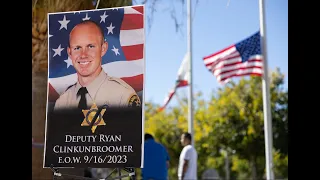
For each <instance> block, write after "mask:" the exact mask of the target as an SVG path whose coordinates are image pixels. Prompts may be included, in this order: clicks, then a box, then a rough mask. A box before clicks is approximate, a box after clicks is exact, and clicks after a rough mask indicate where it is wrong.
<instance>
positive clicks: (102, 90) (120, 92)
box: [54, 71, 141, 110]
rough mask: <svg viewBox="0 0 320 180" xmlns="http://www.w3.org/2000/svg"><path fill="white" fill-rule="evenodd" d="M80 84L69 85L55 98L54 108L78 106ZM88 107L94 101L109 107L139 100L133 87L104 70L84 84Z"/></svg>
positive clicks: (123, 105)
mask: <svg viewBox="0 0 320 180" xmlns="http://www.w3.org/2000/svg"><path fill="white" fill-rule="evenodd" d="M81 87H82V86H81V85H80V83H79V82H77V83H76V84H74V85H72V86H71V87H69V88H68V89H67V90H66V91H65V92H64V93H63V94H61V95H60V97H59V98H58V99H57V101H56V104H55V107H54V110H57V109H65V108H76V107H78V104H79V101H80V96H77V92H78V90H79V89H80V88H81ZM86 88H87V90H88V93H87V94H86V100H87V106H88V109H90V107H91V106H92V105H93V103H95V104H96V105H97V106H98V107H100V106H102V105H105V104H106V105H108V106H109V107H130V106H140V105H141V102H140V99H139V97H138V95H137V94H136V92H135V91H134V89H133V88H132V87H131V86H130V85H128V84H127V83H126V82H124V81H123V80H122V79H120V78H115V77H110V76H107V74H106V73H105V72H104V71H101V73H100V74H99V76H98V77H97V78H96V79H95V80H94V81H93V82H91V83H90V84H89V85H88V86H86Z"/></svg>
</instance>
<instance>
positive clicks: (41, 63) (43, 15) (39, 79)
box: [32, 0, 132, 179]
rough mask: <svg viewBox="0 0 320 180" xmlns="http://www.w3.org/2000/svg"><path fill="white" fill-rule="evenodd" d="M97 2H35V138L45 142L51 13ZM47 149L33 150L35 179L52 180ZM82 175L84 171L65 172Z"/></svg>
mask: <svg viewBox="0 0 320 180" xmlns="http://www.w3.org/2000/svg"><path fill="white" fill-rule="evenodd" d="M128 5H132V0H100V1H99V6H98V8H109V7H120V6H128ZM94 8H95V6H94V4H93V0H32V74H33V78H32V98H33V101H32V107H33V108H32V137H33V138H34V139H35V141H42V142H43V141H44V136H45V119H46V99H47V98H46V95H47V68H48V46H47V43H48V42H47V13H51V12H66V11H78V10H88V9H94ZM42 162H43V149H39V148H32V179H51V178H52V172H51V170H50V169H43V168H42ZM64 172H65V173H70V174H74V175H77V174H78V175H82V174H83V171H82V170H81V169H64Z"/></svg>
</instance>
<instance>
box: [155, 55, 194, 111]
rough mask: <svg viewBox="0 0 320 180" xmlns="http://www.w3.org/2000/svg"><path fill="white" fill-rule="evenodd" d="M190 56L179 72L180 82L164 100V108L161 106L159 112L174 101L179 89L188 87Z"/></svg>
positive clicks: (178, 81)
mask: <svg viewBox="0 0 320 180" xmlns="http://www.w3.org/2000/svg"><path fill="white" fill-rule="evenodd" d="M189 63H190V61H189V54H188V53H187V54H186V55H185V57H184V59H183V61H182V63H181V65H180V68H179V70H178V80H177V82H176V85H175V86H174V88H173V89H172V90H170V91H169V95H168V96H167V97H166V98H165V99H164V104H163V106H161V107H160V108H159V110H158V111H159V112H160V111H162V110H163V109H164V108H165V107H166V106H167V105H168V104H169V102H170V100H171V99H172V97H173V95H174V94H175V92H176V90H177V88H179V87H184V86H188V84H189V83H188V82H189V73H190V72H189V71H188V68H189Z"/></svg>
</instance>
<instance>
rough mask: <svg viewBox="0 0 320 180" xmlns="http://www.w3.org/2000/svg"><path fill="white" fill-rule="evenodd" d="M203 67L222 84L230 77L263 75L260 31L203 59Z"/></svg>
mask: <svg viewBox="0 0 320 180" xmlns="http://www.w3.org/2000/svg"><path fill="white" fill-rule="evenodd" d="M203 60H204V64H205V66H206V67H207V68H208V70H209V71H210V72H212V73H213V75H214V76H215V77H216V78H217V80H218V82H219V83H221V84H224V83H226V82H228V81H229V80H230V79H231V78H232V77H236V76H246V75H256V76H261V75H262V73H263V62H262V54H261V46H260V31H258V32H256V33H255V34H253V35H251V36H250V37H248V38H246V39H244V40H242V41H240V42H239V43H236V44H234V45H231V46H229V47H227V48H225V49H223V50H221V51H219V52H216V53H214V54H212V55H209V56H206V57H204V58H203Z"/></svg>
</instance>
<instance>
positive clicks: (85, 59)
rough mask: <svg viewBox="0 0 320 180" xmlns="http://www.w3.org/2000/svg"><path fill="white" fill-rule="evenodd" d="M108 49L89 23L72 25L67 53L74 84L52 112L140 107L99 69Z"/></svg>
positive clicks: (133, 96) (132, 94)
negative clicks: (75, 109) (74, 73)
mask: <svg viewBox="0 0 320 180" xmlns="http://www.w3.org/2000/svg"><path fill="white" fill-rule="evenodd" d="M107 49H108V43H107V42H105V40H104V36H103V31H102V30H101V28H100V26H99V25H97V24H96V23H95V22H93V21H83V22H81V23H79V24H78V25H76V26H75V27H74V28H73V29H72V31H71V32H70V35H69V47H68V49H67V51H68V55H69V58H70V59H71V60H72V64H73V67H74V68H75V69H76V71H77V76H78V80H77V82H76V83H75V84H73V85H71V86H70V87H68V88H67V90H66V91H65V92H64V93H63V94H62V95H61V96H60V97H59V98H58V99H57V101H56V103H55V107H54V109H55V110H57V109H65V108H75V107H78V108H81V109H90V107H91V106H92V105H93V103H95V104H96V105H97V106H98V107H99V106H101V105H108V106H109V107H130V106H141V102H140V99H139V97H138V95H137V94H136V92H135V91H134V89H133V88H132V87H131V86H130V85H128V84H127V83H126V82H125V81H123V80H121V79H120V78H115V77H111V76H108V74H107V73H106V72H104V71H103V69H102V66H101V61H102V57H103V56H104V55H105V53H106V52H107Z"/></svg>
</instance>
